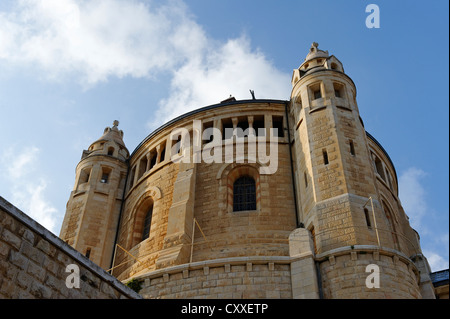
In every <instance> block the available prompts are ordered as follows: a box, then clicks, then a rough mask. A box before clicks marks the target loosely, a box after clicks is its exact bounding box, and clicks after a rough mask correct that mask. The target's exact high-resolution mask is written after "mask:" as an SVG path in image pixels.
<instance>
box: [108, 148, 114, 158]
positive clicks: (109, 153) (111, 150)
mask: <svg viewBox="0 0 450 319" xmlns="http://www.w3.org/2000/svg"><path fill="white" fill-rule="evenodd" d="M113 154H114V147H110V148H108V155H110V156H112V155H113Z"/></svg>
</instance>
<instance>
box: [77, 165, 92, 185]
mask: <svg viewBox="0 0 450 319" xmlns="http://www.w3.org/2000/svg"><path fill="white" fill-rule="evenodd" d="M90 174H91V169H90V168H85V169H83V170H81V172H80V182H79V184H84V183H87V182H89V176H90Z"/></svg>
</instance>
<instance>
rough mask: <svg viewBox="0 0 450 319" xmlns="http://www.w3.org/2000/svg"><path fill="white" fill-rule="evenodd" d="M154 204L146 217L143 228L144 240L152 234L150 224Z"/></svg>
mask: <svg viewBox="0 0 450 319" xmlns="http://www.w3.org/2000/svg"><path fill="white" fill-rule="evenodd" d="M152 215H153V205H152V206H150V208H149V209H148V211H147V214H146V215H145V219H144V228H143V230H142V240H145V239H147V238H148V237H149V236H150V225H151V223H152Z"/></svg>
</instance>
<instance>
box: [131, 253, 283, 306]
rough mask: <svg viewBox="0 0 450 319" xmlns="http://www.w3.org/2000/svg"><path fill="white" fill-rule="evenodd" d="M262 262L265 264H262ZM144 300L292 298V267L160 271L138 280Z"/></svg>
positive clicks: (243, 263) (191, 267)
mask: <svg viewBox="0 0 450 319" xmlns="http://www.w3.org/2000/svg"><path fill="white" fill-rule="evenodd" d="M261 262H262V261H261ZM138 279H139V280H142V281H143V282H144V284H143V285H142V287H143V289H142V290H141V291H140V292H139V293H140V294H141V295H142V296H143V297H144V298H149V299H154V298H162V299H167V298H168V299H172V298H177V299H178V298H213V299H221V298H227V299H229V298H233V299H242V298H244V299H248V298H250V299H254V298H258V299H259V298H262V299H280V298H282V299H290V298H292V290H291V271H290V265H289V264H282V263H275V262H271V261H269V262H267V261H265V262H264V263H263V264H259V263H258V264H256V263H252V262H246V261H244V260H243V261H241V262H237V261H234V262H233V264H231V263H229V264H222V265H218V264H211V265H210V266H206V265H204V264H203V263H202V262H200V263H194V264H190V265H183V266H182V267H179V266H178V267H174V269H165V270H163V271H156V272H153V273H149V274H146V275H143V276H141V277H138Z"/></svg>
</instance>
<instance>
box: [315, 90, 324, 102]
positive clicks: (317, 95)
mask: <svg viewBox="0 0 450 319" xmlns="http://www.w3.org/2000/svg"><path fill="white" fill-rule="evenodd" d="M313 96H314V100H317V99H320V98H321V97H322V92H320V89H319V90H314V91H313Z"/></svg>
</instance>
